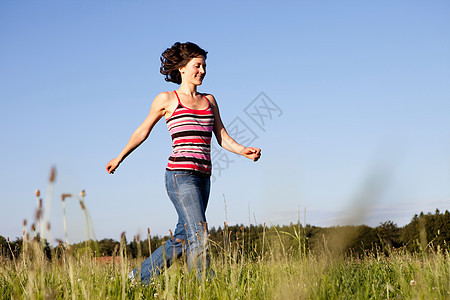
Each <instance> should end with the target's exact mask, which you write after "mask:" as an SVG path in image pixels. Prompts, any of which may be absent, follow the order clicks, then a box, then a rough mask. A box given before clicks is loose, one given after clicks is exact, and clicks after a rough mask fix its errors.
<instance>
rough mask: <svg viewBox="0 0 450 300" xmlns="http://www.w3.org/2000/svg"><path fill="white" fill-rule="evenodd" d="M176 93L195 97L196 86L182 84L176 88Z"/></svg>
mask: <svg viewBox="0 0 450 300" xmlns="http://www.w3.org/2000/svg"><path fill="white" fill-rule="evenodd" d="M178 92H179V93H182V94H185V95H188V96H191V97H194V96H195V95H197V86H196V85H194V84H187V83H184V82H182V83H181V85H180V87H179V88H178Z"/></svg>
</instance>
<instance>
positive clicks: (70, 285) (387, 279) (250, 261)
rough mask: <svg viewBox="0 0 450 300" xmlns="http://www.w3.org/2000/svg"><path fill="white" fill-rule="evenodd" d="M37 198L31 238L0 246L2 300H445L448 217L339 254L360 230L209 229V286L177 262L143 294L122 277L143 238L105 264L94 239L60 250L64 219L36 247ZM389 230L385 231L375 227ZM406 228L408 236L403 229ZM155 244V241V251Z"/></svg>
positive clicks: (42, 223) (448, 293)
mask: <svg viewBox="0 0 450 300" xmlns="http://www.w3.org/2000/svg"><path fill="white" fill-rule="evenodd" d="M52 174H53V172H52ZM53 182H54V174H53V175H51V176H50V182H49V187H48V191H50V194H49V195H47V199H46V203H50V201H48V200H49V199H48V197H51V190H52V185H53ZM36 196H37V200H38V201H37V203H38V209H37V212H36V220H35V223H33V224H32V225H31V229H30V230H28V229H27V227H26V226H27V224H26V223H25V222H24V231H23V238H22V239H21V240H20V243H18V242H17V243H13V242H12V241H9V240H8V241H7V242H6V241H2V243H1V249H0V250H1V252H0V254H1V255H0V260H1V261H0V264H1V268H0V295H1V298H2V299H450V257H449V249H448V244H447V241H446V239H447V236H448V232H446V233H445V235H443V234H442V233H441V232H440V231H441V229H444V230H445V231H448V230H447V229H448V226H449V222H448V221H445V220H447V219H448V218H449V216H450V214H449V212H448V211H446V212H445V214H440V213H439V212H437V213H436V214H435V215H434V216H433V215H422V214H421V216H420V217H417V216H415V217H414V218H413V220H412V222H411V224H410V225H408V226H409V227H408V226H406V227H405V228H406V229H407V230H406V229H405V230H404V231H405V233H407V234H408V236H409V235H411V236H412V237H413V238H412V240H411V241H410V242H408V244H407V245H403V246H400V247H393V246H392V243H383V240H384V238H382V235H379V239H380V241H381V242H382V243H380V244H374V243H372V244H371V246H370V247H365V248H363V247H360V246H358V245H357V244H355V245H356V246H354V247H350V248H348V247H347V246H348V245H349V242H351V240H352V239H355V237H357V236H358V235H357V234H356V232H357V231H355V230H359V229H361V228H359V229H358V228H340V229H339V230H336V228H335V229H333V230H325V231H317V228H316V229H314V228H310V230H313V229H314V230H316V232H317V234H315V239H314V240H313V237H314V236H312V235H311V232H310V233H308V232H307V228H306V226H302V225H301V224H300V222H298V223H297V224H291V225H290V226H284V227H277V226H270V227H266V225H265V224H264V225H263V226H259V227H254V226H253V227H252V226H250V227H244V226H234V227H233V226H230V227H229V226H227V224H224V227H223V228H220V229H219V230H215V229H214V230H211V232H210V236H209V239H208V240H209V245H210V254H211V267H212V268H213V269H214V271H215V274H216V276H215V277H214V278H209V279H207V278H206V276H205V274H202V275H203V276H201V279H197V277H196V276H195V274H191V273H189V271H188V269H187V262H186V257H185V255H183V256H182V258H181V259H178V260H177V261H175V263H174V264H173V265H172V266H171V267H170V268H168V269H166V270H163V273H162V275H161V276H159V277H158V278H155V279H154V280H153V281H152V283H151V284H149V285H143V284H141V283H140V282H139V281H131V280H130V279H128V276H127V274H128V273H129V272H130V271H131V270H132V269H133V268H134V267H136V266H138V265H140V263H141V262H142V261H143V260H144V259H145V256H147V254H148V253H150V252H151V249H155V240H153V241H152V237H151V236H150V232H149V231H148V235H147V239H146V240H145V241H140V240H139V237H137V240H136V239H135V240H134V242H135V243H134V245H135V246H136V249H134V250H136V251H134V252H133V253H136V254H132V253H131V250H130V249H131V248H130V247H129V246H128V245H127V242H126V237H125V234H122V235H121V238H120V242H117V244H116V245H115V249H114V251H113V252H112V257H108V259H106V258H105V257H102V255H105V253H103V251H102V250H101V248H99V242H97V241H95V239H87V241H86V242H83V243H81V244H78V245H70V244H68V243H67V240H68V239H67V228H66V221H65V214H64V229H65V234H66V237H65V241H59V245H58V246H56V247H51V246H50V245H49V244H48V242H47V241H46V239H44V238H40V237H41V236H47V237H50V225H49V223H48V220H45V217H43V213H42V212H43V201H42V200H41V199H39V197H40V195H39V193H38V192H37V193H36ZM84 196H85V193H84V192H82V193H81V194H80V196H79V197H78V199H79V201H80V206H81V209H82V210H83V211H84V213H85V221H86V226H87V228H88V230H87V232H88V233H89V232H93V230H92V228H90V226H91V224H92V220H91V219H90V215H89V212H88V210H87V208H86V205H85V203H84ZM67 197H75V196H73V195H70V194H63V195H62V196H61V200H62V203H63V210H65V206H64V203H65V199H66V198H67ZM427 218H429V219H430V220H431V221H433V222H431V221H428V223H429V224H431V225H433V226H437V224H438V223H439V222H436V221H435V220H441V221H442V220H444V221H443V222H441V223H439V224H443V225H439V226H440V227H439V228H440V229H439V230H437V234H436V233H433V232H431V233H430V234H431V235H429V236H430V237H433V234H434V237H433V239H430V238H429V237H428V236H427V232H426V230H425V229H426V222H425V221H426V220H427ZM433 218H434V219H433ZM444 218H447V219H444ZM424 220H425V221H424ZM391 227H392V224H391V223H386V226H384V228H391ZM413 227H414V228H415V231H414V230H410V229H411V228H413ZM430 228H432V227H430ZM362 229H363V231H360V235H362V236H366V237H367V236H368V232H369V231H367V230H368V228H367V227H362ZM391 229H392V228H391ZM393 229H395V228H393ZM391 231H392V230H390V231H389V232H391ZM391 233H392V232H391ZM379 234H383V231H379ZM385 236H386V237H387V236H389V235H385ZM416 237H417V238H416ZM169 238H170V237H169ZM394 240H395V239H394ZM386 241H387V240H386ZM162 242H164V240H158V241H157V243H156V246H157V245H158V244H160V243H162ZM437 242H439V243H438V244H434V243H437ZM152 243H153V246H152ZM350 244H351V243H350ZM130 245H131V243H130ZM204 245H206V243H204ZM366 246H367V245H366ZM152 247H153V248H152ZM357 250H358V251H357ZM109 255H110V254H108V256H109Z"/></svg>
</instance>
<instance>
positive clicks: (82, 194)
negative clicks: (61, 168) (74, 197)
mask: <svg viewBox="0 0 450 300" xmlns="http://www.w3.org/2000/svg"><path fill="white" fill-rule="evenodd" d="M80 197H83V198H84V197H86V192H85V191H84V190H82V191H81V192H80Z"/></svg>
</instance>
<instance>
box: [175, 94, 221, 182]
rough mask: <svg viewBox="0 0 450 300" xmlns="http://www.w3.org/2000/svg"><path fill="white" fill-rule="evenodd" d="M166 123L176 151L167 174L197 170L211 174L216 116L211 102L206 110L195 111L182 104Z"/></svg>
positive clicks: (179, 103)
mask: <svg viewBox="0 0 450 300" xmlns="http://www.w3.org/2000/svg"><path fill="white" fill-rule="evenodd" d="M174 93H175V95H176V96H177V99H178V106H177V108H176V109H175V111H174V112H173V113H172V115H171V116H170V117H169V118H168V119H167V120H166V123H167V128H168V129H169V132H170V135H171V136H172V142H173V144H172V147H173V151H172V154H171V155H170V157H169V162H168V163H167V168H166V170H169V171H172V170H177V171H179V170H194V171H198V172H202V173H206V174H208V175H209V174H211V138H212V131H213V127H214V114H213V110H212V108H211V103H209V100H208V99H207V98H206V97H205V96H203V97H204V98H205V99H206V100H207V101H208V107H207V108H206V109H191V108H188V107H186V106H184V105H183V104H181V101H180V97H179V96H178V94H177V92H176V91H174Z"/></svg>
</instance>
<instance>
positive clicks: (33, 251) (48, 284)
mask: <svg viewBox="0 0 450 300" xmlns="http://www.w3.org/2000/svg"><path fill="white" fill-rule="evenodd" d="M242 243H243V241H242V242H241V243H240V242H235V243H233V244H229V245H227V249H223V248H216V249H215V251H212V252H213V253H214V255H213V257H212V267H213V269H214V270H215V272H216V277H215V278H214V279H212V280H209V281H207V280H202V281H201V282H199V281H197V279H196V277H195V276H194V275H193V274H189V273H188V271H187V267H186V264H185V263H184V262H183V260H179V261H177V262H176V263H175V264H174V265H173V266H172V267H171V268H170V269H168V271H167V272H165V273H164V274H163V275H162V276H160V277H159V278H157V279H156V280H155V281H154V282H153V283H152V284H150V285H148V286H143V285H141V284H140V283H139V282H137V283H132V282H131V281H129V280H128V279H127V273H128V272H129V271H130V270H131V269H132V268H133V267H134V266H136V265H138V264H139V263H140V262H141V261H142V259H143V258H140V259H133V260H130V259H127V257H126V253H125V250H124V249H125V247H123V243H122V246H121V247H120V249H119V250H118V252H119V253H117V255H118V256H120V257H121V258H122V259H121V260H120V262H114V261H112V262H111V263H99V262H96V261H95V260H94V258H93V253H92V252H91V251H90V250H87V249H88V248H86V249H85V250H87V251H78V252H76V253H75V252H73V251H72V250H71V248H70V247H68V248H65V247H63V246H62V245H61V246H59V247H57V248H55V249H53V251H52V256H53V259H52V260H49V259H47V258H46V257H45V256H44V254H43V251H42V244H41V243H39V242H38V241H37V240H35V241H30V242H25V243H24V246H23V252H22V254H21V255H20V256H19V257H14V258H13V259H7V258H2V261H1V265H2V268H1V269H0V291H1V295H2V298H3V299H22V298H23V299H33V298H35V299H49V298H50V299H391V298H394V299H450V261H449V255H448V252H447V251H442V250H437V251H433V250H432V249H431V248H429V249H427V251H424V252H422V253H417V254H411V253H409V252H407V251H406V250H405V249H399V250H392V251H391V252H390V253H389V255H388V256H387V255H385V254H382V253H377V252H376V251H372V252H367V253H366V254H364V255H362V256H360V257H359V258H354V257H346V258H343V257H338V256H333V255H330V253H328V252H327V251H326V250H325V251H323V252H321V253H319V254H312V253H306V255H304V254H300V255H299V254H298V252H297V255H294V254H292V253H293V252H287V254H286V252H285V254H284V255H283V249H282V247H281V245H278V246H277V242H276V241H273V242H272V243H270V242H268V243H267V245H268V246H267V251H265V253H264V254H261V253H260V254H256V253H245V252H244V251H243V249H244V248H243V246H244V245H243V244H242ZM274 245H275V246H274ZM212 247H217V246H215V245H212Z"/></svg>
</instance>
